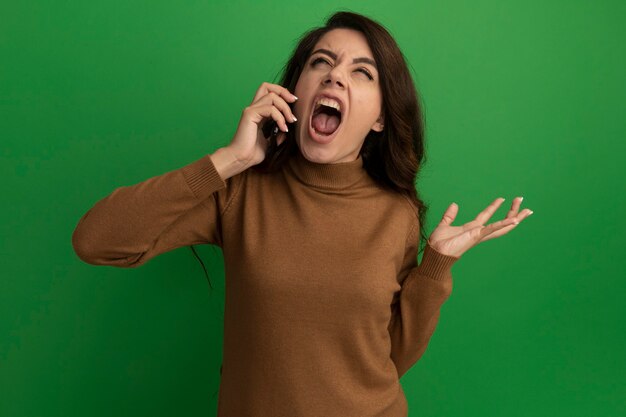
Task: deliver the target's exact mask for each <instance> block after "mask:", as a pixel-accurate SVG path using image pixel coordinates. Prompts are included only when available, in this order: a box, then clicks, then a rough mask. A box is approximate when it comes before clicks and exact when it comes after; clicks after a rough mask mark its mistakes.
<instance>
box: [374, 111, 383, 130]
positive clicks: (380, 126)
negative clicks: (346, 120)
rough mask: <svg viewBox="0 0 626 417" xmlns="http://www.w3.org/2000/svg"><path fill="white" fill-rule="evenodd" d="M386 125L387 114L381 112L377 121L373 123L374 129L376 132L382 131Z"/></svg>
mask: <svg viewBox="0 0 626 417" xmlns="http://www.w3.org/2000/svg"><path fill="white" fill-rule="evenodd" d="M384 127H385V116H384V115H383V114H382V113H381V114H380V116H378V119H376V123H374V124H373V125H372V130H374V131H376V132H382V131H383V129H384Z"/></svg>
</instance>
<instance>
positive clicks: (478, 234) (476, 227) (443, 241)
mask: <svg viewBox="0 0 626 417" xmlns="http://www.w3.org/2000/svg"><path fill="white" fill-rule="evenodd" d="M522 199H523V197H516V198H514V199H513V204H512V205H511V209H510V210H509V211H508V213H507V214H506V217H505V218H504V219H503V220H500V221H497V222H494V223H491V224H488V225H486V226H485V223H486V222H487V221H488V220H489V219H490V218H491V216H493V213H495V211H496V210H497V209H498V207H500V205H501V204H502V202H503V201H504V198H497V199H495V200H494V201H493V203H491V204H489V205H488V206H487V208H485V209H484V210H483V211H481V212H480V213H478V215H477V216H476V217H475V218H474V220H472V221H470V222H467V223H465V224H464V225H462V226H452V222H453V221H454V219H455V218H456V215H457V213H458V211H459V206H458V205H456V204H455V203H452V204H450V206H449V207H448V209H447V210H446V211H445V213H444V214H443V217H442V219H441V221H440V222H439V224H438V225H437V227H436V228H435V230H433V232H432V233H431V235H430V237H429V238H428V243H429V245H430V246H431V247H432V248H433V249H436V250H437V251H439V252H440V253H443V254H445V255H449V256H456V257H460V256H461V255H462V254H463V253H464V252H465V251H467V250H468V249H470V248H471V247H473V246H476V245H477V244H479V243H480V242H484V241H486V240H489V239H493V238H496V237H499V236H502V235H504V234H506V233H508V232H510V231H511V230H513V228H515V227H516V226H517V225H518V224H519V223H520V222H521V221H522V220H524V219H525V218H526V217H528V216H530V215H531V214H532V213H533V212H532V210H530V209H527V208H526V209H524V210H522V211H521V212H519V213H518V211H519V208H520V205H521V204H522Z"/></svg>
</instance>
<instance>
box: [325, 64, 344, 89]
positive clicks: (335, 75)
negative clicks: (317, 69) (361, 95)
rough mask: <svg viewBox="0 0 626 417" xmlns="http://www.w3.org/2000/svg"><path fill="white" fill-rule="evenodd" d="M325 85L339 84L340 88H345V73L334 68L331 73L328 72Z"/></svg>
mask: <svg viewBox="0 0 626 417" xmlns="http://www.w3.org/2000/svg"><path fill="white" fill-rule="evenodd" d="M323 84H324V85H329V84H330V85H333V84H337V85H338V86H339V87H344V86H345V83H344V81H343V73H342V72H341V70H340V69H339V67H334V68H333V69H332V70H331V71H329V72H328V74H327V75H326V77H324V80H323Z"/></svg>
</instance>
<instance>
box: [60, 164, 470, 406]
mask: <svg viewBox="0 0 626 417" xmlns="http://www.w3.org/2000/svg"><path fill="white" fill-rule="evenodd" d="M418 241H419V224H418V217H417V212H416V208H415V207H414V206H413V204H411V203H410V201H409V200H408V199H407V198H405V197H404V196H402V195H400V194H398V193H393V192H390V191H387V190H384V189H382V188H381V187H379V186H378V185H377V184H376V183H375V182H374V181H373V180H372V178H371V177H370V176H369V175H368V174H367V172H366V171H365V169H364V168H363V161H362V159H361V157H359V158H358V159H356V160H355V161H352V162H344V163H338V164H317V163H313V162H310V161H308V160H307V159H305V158H304V157H303V156H302V155H301V154H300V153H297V154H296V155H295V156H294V157H292V159H290V160H289V161H288V163H286V164H285V165H284V167H283V169H282V170H280V171H278V172H275V173H272V174H261V173H258V172H257V171H255V170H253V169H248V170H246V171H244V172H242V173H240V174H237V175H235V176H233V177H231V178H229V179H227V180H226V181H224V180H223V179H222V178H221V177H220V175H219V173H218V172H217V170H216V169H215V166H214V165H213V162H212V160H211V157H210V156H209V155H207V156H204V157H202V158H200V159H198V160H196V161H194V162H192V163H190V164H188V165H186V166H183V167H182V168H179V169H176V170H173V171H170V172H167V173H165V174H162V175H159V176H155V177H152V178H149V179H147V180H145V181H143V182H140V183H138V184H135V185H131V186H125V187H119V188H117V189H115V190H114V191H113V192H112V193H111V194H110V195H108V196H107V197H105V198H103V199H101V200H100V201H98V202H97V203H96V204H95V205H94V206H93V207H92V208H91V209H90V210H89V211H88V212H87V213H85V215H83V217H82V218H81V219H80V221H79V223H78V225H77V227H76V230H75V231H74V234H73V236H72V244H73V246H74V250H75V251H76V254H77V255H78V256H79V257H80V259H82V260H83V261H85V262H87V263H90V264H93V265H110V266H116V267H123V268H133V267H137V266H140V265H143V264H144V263H146V262H147V261H148V260H150V259H151V258H153V257H155V256H157V255H159V254H161V253H163V252H167V251H170V250H173V249H175V248H178V247H181V246H187V245H194V244H201V243H210V244H214V245H219V246H220V247H221V248H222V250H223V254H224V262H225V276H226V281H225V283H226V289H225V293H226V294H225V297H226V300H225V313H224V345H223V362H222V376H221V384H220V392H219V400H218V416H219V417H262V416H263V417H265V416H272V417H283V416H284V417H308V416H310V417H320V416H324V417H353V416H354V417H356V416H358V417H374V416H377V417H405V416H406V415H407V413H408V410H407V408H408V407H407V402H406V398H405V395H404V392H403V390H402V387H401V385H400V382H399V378H400V377H401V376H402V375H403V374H404V373H405V372H406V371H407V370H408V369H409V368H410V367H411V366H412V365H413V364H415V363H416V362H417V360H418V359H419V358H420V357H421V356H422V354H423V353H424V351H425V350H426V347H427V345H428V342H429V340H430V338H431V335H432V334H433V332H434V330H435V327H436V325H437V322H438V319H439V314H440V308H441V305H442V304H443V303H444V302H445V300H446V299H447V298H448V296H449V295H450V293H451V291H452V275H451V267H452V264H453V263H454V262H455V261H456V260H458V259H459V258H457V257H453V256H447V255H444V254H442V253H439V252H437V251H436V250H434V249H433V248H432V247H430V246H429V245H427V246H426V248H425V251H424V254H423V256H422V262H421V263H420V265H419V266H418V265H417V250H418Z"/></svg>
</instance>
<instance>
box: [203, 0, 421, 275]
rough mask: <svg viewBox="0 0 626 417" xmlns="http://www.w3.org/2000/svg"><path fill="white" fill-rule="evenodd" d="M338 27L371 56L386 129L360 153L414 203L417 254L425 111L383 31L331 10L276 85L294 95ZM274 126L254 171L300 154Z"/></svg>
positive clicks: (386, 183) (384, 181) (374, 172)
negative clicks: (362, 42) (318, 48)
mask: <svg viewBox="0 0 626 417" xmlns="http://www.w3.org/2000/svg"><path fill="white" fill-rule="evenodd" d="M339 28H343V29H353V30H357V31H359V32H361V33H362V34H363V35H365V38H366V39H367V42H368V45H369V47H370V49H371V51H372V53H373V54H374V60H375V61H376V64H377V67H378V73H379V82H380V87H381V89H382V98H383V100H382V106H383V109H382V113H383V115H384V129H383V130H382V131H381V132H376V131H374V130H370V132H369V133H368V135H367V136H366V138H365V141H364V142H363V146H362V147H361V150H360V155H361V157H362V158H363V166H364V168H365V170H366V171H367V173H368V174H369V175H370V176H371V177H372V178H373V179H374V180H375V181H376V182H377V183H378V184H380V185H381V186H382V187H384V188H387V189H390V190H392V191H395V192H398V193H400V194H402V195H404V196H406V197H407V199H408V200H409V201H410V202H411V203H412V205H413V207H414V209H415V210H416V211H417V215H418V221H419V227H420V247H419V252H421V251H423V248H424V246H425V245H426V242H427V237H426V233H425V231H424V225H425V224H426V212H427V210H428V206H427V205H426V204H425V203H424V202H423V201H422V200H421V199H420V197H419V194H418V192H417V190H416V188H415V182H416V180H417V178H418V172H419V170H420V168H421V167H422V165H423V164H424V163H425V162H426V155H425V153H424V120H423V113H422V107H421V105H420V103H419V98H418V93H417V91H416V89H415V85H414V84H413V79H412V77H411V73H410V71H409V68H408V65H407V62H406V60H405V58H404V55H403V53H402V51H401V50H400V48H399V47H398V44H397V43H396V41H395V40H394V38H393V37H392V36H391V34H390V33H389V32H388V31H387V29H385V27H384V26H383V25H381V24H380V23H378V22H376V21H374V20H372V19H370V18H368V17H366V16H363V15H361V14H358V13H354V12H350V11H338V12H335V13H334V14H332V15H331V16H330V17H329V18H327V20H326V22H325V25H324V26H322V27H316V28H313V29H310V30H309V31H308V32H306V33H304V34H303V35H302V36H301V37H300V38H299V40H298V43H297V46H296V47H295V50H294V51H293V53H292V54H291V57H290V58H289V60H288V61H287V63H286V64H285V66H283V68H282V69H281V72H282V77H281V79H280V82H279V83H278V84H280V85H281V86H283V87H286V88H287V89H288V90H289V91H294V90H295V87H296V84H297V82H298V79H299V78H300V74H301V73H302V70H303V68H304V66H305V65H306V62H307V60H308V59H309V57H310V54H311V52H312V51H313V48H314V47H315V44H316V43H317V42H318V41H319V40H320V39H321V37H322V36H323V35H324V34H326V33H328V32H329V31H331V30H333V29H339ZM275 125H276V122H275V121H274V120H272V119H270V120H268V121H267V122H266V123H265V125H264V126H263V131H264V132H265V133H266V137H269V143H268V147H267V151H266V155H265V159H264V160H263V161H262V162H261V163H259V164H258V165H255V166H253V167H252V169H256V170H258V171H260V172H263V173H268V172H272V171H276V170H279V169H280V168H281V166H282V165H283V164H284V163H285V162H286V161H287V160H288V159H289V158H290V157H291V156H292V155H294V153H295V152H298V145H297V143H296V140H295V129H291V130H289V131H288V132H287V138H286V139H285V140H284V141H283V142H282V143H281V144H280V146H278V145H277V142H276V139H277V135H278V133H279V132H276V133H273V126H275ZM419 252H418V253H419ZM194 254H195V252H194ZM196 257H197V254H196ZM203 268H204V265H203ZM205 273H206V269H205ZM207 278H208V276H207ZM209 284H210V281H209Z"/></svg>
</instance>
